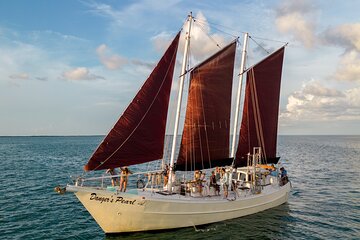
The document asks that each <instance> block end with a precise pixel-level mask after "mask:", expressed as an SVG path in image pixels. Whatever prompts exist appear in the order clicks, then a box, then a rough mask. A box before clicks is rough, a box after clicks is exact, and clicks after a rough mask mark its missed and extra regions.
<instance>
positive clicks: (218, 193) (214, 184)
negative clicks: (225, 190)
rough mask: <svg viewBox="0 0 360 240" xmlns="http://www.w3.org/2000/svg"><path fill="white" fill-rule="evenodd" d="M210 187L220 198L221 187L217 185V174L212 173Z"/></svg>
mask: <svg viewBox="0 0 360 240" xmlns="http://www.w3.org/2000/svg"><path fill="white" fill-rule="evenodd" d="M210 187H213V188H214V189H215V195H217V196H220V186H219V185H218V184H217V181H216V175H215V172H214V171H212V172H211V176H210Z"/></svg>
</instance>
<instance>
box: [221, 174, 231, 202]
mask: <svg viewBox="0 0 360 240" xmlns="http://www.w3.org/2000/svg"><path fill="white" fill-rule="evenodd" d="M221 174H222V176H221V178H220V183H221V185H222V186H223V190H224V198H227V197H228V191H229V175H228V173H227V172H226V170H225V168H222V169H221Z"/></svg>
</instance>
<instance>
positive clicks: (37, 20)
mask: <svg viewBox="0 0 360 240" xmlns="http://www.w3.org/2000/svg"><path fill="white" fill-rule="evenodd" d="M359 9H360V2H359V1H356V0H347V1H340V0H333V1H327V0H312V1H310V0H304V1H298V0H286V1H285V0H268V1H260V0H221V1H220V0H213V1H205V0H199V1H192V0H185V1H180V0H158V1H153V0H139V1H126V0H125V1H116V0H107V1H96V0H91V1H88V0H62V1H48V0H37V1H23V0H12V1H0V136H16V135H21V136H33V135H98V134H100V135H104V134H106V133H107V132H108V131H109V130H110V129H111V128H112V126H113V125H114V123H115V122H116V121H117V119H118V118H119V116H120V115H121V113H122V112H123V111H124V109H125V108H126V107H127V105H128V104H129V102H130V101H131V100H132V98H133V97H134V96H135V94H136V92H137V90H138V89H139V88H140V87H141V85H142V83H143V82H144V81H145V80H146V78H147V76H148V75H149V74H150V73H151V71H152V68H153V67H154V66H155V65H156V63H157V61H158V60H159V59H160V57H161V56H162V53H163V52H164V50H165V49H166V48H167V45H168V44H169V42H170V41H171V39H172V37H174V36H175V35H176V33H177V32H178V31H179V30H180V29H181V28H182V27H183V24H184V22H185V19H186V16H187V15H188V14H189V12H190V11H191V12H192V13H193V16H194V17H195V18H196V19H197V20H198V21H197V24H198V25H196V24H195V25H194V27H193V31H192V34H193V35H192V40H191V44H192V45H191V49H190V52H191V61H190V62H191V63H192V64H196V63H197V62H199V61H201V60H204V59H205V58H206V57H207V56H209V55H211V54H212V53H214V51H216V50H217V49H218V47H217V45H216V44H218V45H219V46H220V47H221V46H225V45H226V44H227V43H229V42H231V41H232V40H233V39H234V38H235V37H237V36H239V37H240V38H239V42H240V43H241V44H242V41H243V40H242V39H243V33H244V32H249V34H250V36H252V39H253V40H254V41H253V40H249V46H248V53H249V54H248V57H247V64H246V66H247V67H249V66H251V65H252V64H255V63H256V62H258V61H259V60H260V59H261V57H264V56H265V55H266V52H265V50H264V49H266V50H267V52H271V51H273V50H275V49H277V48H278V47H281V46H282V45H283V44H284V43H285V42H288V43H289V44H288V46H287V47H286V50H285V60H284V67H283V75H282V76H283V79H282V85H281V99H280V115H279V134H281V135H349V134H360V22H359V13H358V10H359ZM182 42H183V38H182V40H181V44H182ZM260 46H261V47H260ZM238 49H239V50H241V45H239V47H238ZM181 51H182V50H181V47H180V48H179V52H181ZM240 54H241V51H238V53H237V60H238V59H240ZM180 62H181V56H180V58H178V64H177V68H179V65H180ZM238 62H239V61H237V63H238ZM177 71H179V70H177ZM238 73H239V70H238V69H237V68H236V69H235V75H237V74H238ZM175 75H176V74H175ZM177 80H178V79H177V77H175V78H174V84H173V88H172V94H173V95H172V97H171V102H170V109H171V110H173V109H174V106H175V104H174V102H175V101H174V99H175V97H174V96H176V94H175V93H176V89H177ZM237 83H238V79H237V78H236V76H235V77H234V89H236V87H237V86H236V84H237ZM173 115H174V114H173V113H172V112H169V122H170V121H172V120H173V118H174V117H173ZM183 117H184V114H182V118H183ZM172 128H173V127H172V125H171V124H168V127H167V133H172Z"/></svg>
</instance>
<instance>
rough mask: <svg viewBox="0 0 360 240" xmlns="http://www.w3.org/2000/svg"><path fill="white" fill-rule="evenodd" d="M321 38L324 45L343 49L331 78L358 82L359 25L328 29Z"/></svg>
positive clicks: (359, 78) (345, 25) (359, 76)
mask: <svg viewBox="0 0 360 240" xmlns="http://www.w3.org/2000/svg"><path fill="white" fill-rule="evenodd" d="M321 38H322V41H323V42H324V43H325V44H329V45H334V46H340V47H343V48H344V53H343V54H342V56H341V58H340V61H339V64H338V67H337V69H336V71H335V73H334V74H333V78H334V79H336V80H340V81H358V82H360V23H355V24H342V25H339V26H336V27H331V28H328V29H327V30H326V31H324V32H323V34H322V35H321Z"/></svg>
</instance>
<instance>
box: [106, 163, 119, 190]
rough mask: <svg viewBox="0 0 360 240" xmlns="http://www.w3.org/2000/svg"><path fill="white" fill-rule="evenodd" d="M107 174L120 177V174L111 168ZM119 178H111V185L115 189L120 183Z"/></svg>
mask: <svg viewBox="0 0 360 240" xmlns="http://www.w3.org/2000/svg"><path fill="white" fill-rule="evenodd" d="M106 173H109V174H110V175H112V176H115V175H118V173H117V172H116V171H115V169H114V168H109V169H108V170H106ZM118 180H119V179H118V177H112V178H111V184H112V186H113V187H115V186H116V185H117V183H118Z"/></svg>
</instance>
